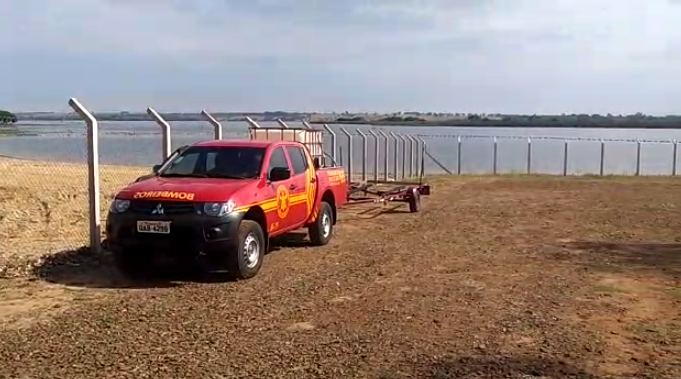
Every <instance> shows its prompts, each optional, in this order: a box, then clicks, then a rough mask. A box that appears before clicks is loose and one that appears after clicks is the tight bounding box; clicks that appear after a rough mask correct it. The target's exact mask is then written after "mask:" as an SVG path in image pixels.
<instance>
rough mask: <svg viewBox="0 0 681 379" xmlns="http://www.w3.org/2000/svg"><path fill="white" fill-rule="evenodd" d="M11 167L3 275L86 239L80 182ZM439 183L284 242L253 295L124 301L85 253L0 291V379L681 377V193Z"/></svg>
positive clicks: (235, 288) (502, 181)
mask: <svg viewBox="0 0 681 379" xmlns="http://www.w3.org/2000/svg"><path fill="white" fill-rule="evenodd" d="M2 164H3V165H5V166H3V167H4V168H9V169H8V170H7V169H5V170H4V172H9V176H7V175H5V176H4V177H3V180H2V186H3V189H2V191H3V192H2V193H3V195H2V196H3V197H2V200H0V201H2V202H3V204H2V208H0V209H2V212H5V218H4V219H3V220H2V233H3V234H2V236H3V241H4V239H5V238H6V237H7V235H6V233H7V231H6V230H8V229H6V228H10V227H13V226H11V225H10V224H8V223H7V219H8V218H9V217H14V220H16V219H17V218H18V217H19V215H21V217H27V216H25V215H27V214H28V213H19V212H18V211H17V208H16V207H17V206H19V207H21V206H22V205H23V207H24V208H25V207H27V206H29V205H30V206H33V207H34V208H31V212H33V213H30V214H32V215H35V216H36V217H34V218H32V220H36V222H29V221H30V220H31V219H25V220H27V222H25V225H28V227H24V228H16V227H15V226H14V227H15V228H16V229H12V230H15V231H17V232H18V233H19V234H18V235H17V236H15V237H14V240H13V241H12V242H11V243H9V244H6V243H5V242H3V245H2V246H3V250H2V257H3V262H4V264H5V265H7V264H9V265H10V266H12V264H11V262H12V260H13V259H14V257H15V256H16V257H18V258H17V259H18V260H20V261H23V262H26V261H27V259H30V258H31V257H36V256H38V255H39V254H40V252H41V249H43V247H49V248H55V247H57V246H58V245H57V244H56V243H53V242H51V240H52V239H56V240H59V241H62V242H63V244H64V245H70V246H77V245H78V244H80V243H82V241H83V240H84V238H85V234H84V233H83V232H82V231H81V230H85V221H84V220H82V221H77V222H74V221H73V220H78V217H80V218H83V217H84V213H83V212H84V210H85V207H86V205H85V204H86V201H85V198H84V196H85V189H84V188H85V187H84V183H85V181H84V180H85V179H84V178H85V176H84V175H85V174H84V173H85V171H84V169H82V168H76V167H75V166H74V167H72V168H71V170H72V173H71V171H69V172H70V173H69V174H68V175H67V174H61V175H58V176H57V175H54V174H50V171H48V170H47V169H46V167H45V165H41V164H37V163H16V162H8V161H3V162H2ZM18 165H21V167H22V169H23V170H22V171H23V173H22V174H21V175H18V174H14V173H16V172H18V170H17V167H18ZM52 167H54V166H52ZM125 170H126V169H120V168H118V169H117V168H107V169H106V170H104V172H103V174H102V177H103V179H104V180H105V183H104V184H105V185H106V187H107V188H106V191H108V192H107V193H111V192H112V191H114V189H115V187H117V186H120V185H121V184H124V183H125V182H127V181H130V180H132V179H134V178H135V177H136V176H137V175H138V174H140V172H139V171H137V172H134V173H133V172H127V171H125ZM46 177H49V178H50V181H49V183H50V186H47V185H42V186H38V185H37V184H38V183H45V182H46V181H45V180H44V178H46ZM31 178H32V179H31ZM76 179H77V180H80V182H78V183H75V184H74V183H72V182H71V180H76ZM433 184H434V194H433V195H432V196H431V197H430V199H427V200H426V201H424V204H423V205H424V210H423V211H422V212H421V213H418V214H409V213H406V212H403V211H401V209H395V210H392V211H390V212H383V213H382V214H378V212H364V211H365V210H366V207H363V208H358V209H353V210H350V209H348V210H345V211H344V212H342V213H341V220H340V222H339V225H338V228H337V230H336V235H335V238H334V240H333V241H332V242H331V244H329V245H328V246H325V247H321V248H306V247H305V246H304V244H301V243H300V242H291V243H282V244H283V245H285V246H283V247H280V248H279V249H278V250H277V251H275V252H273V253H272V254H270V255H269V256H268V257H267V259H266V262H265V266H264V268H263V271H262V272H261V274H260V275H259V276H258V277H256V278H255V279H252V280H249V281H245V282H236V283H192V282H181V281H180V282H178V281H175V282H170V281H169V282H163V283H154V284H153V285H151V284H150V285H149V286H146V287H144V288H140V287H137V288H129V287H130V286H129V284H128V283H126V282H124V281H122V280H121V279H120V278H118V277H117V276H116V275H115V272H113V270H111V269H110V267H108V266H107V258H106V257H104V258H102V259H88V258H87V255H86V254H87V252H85V251H72V252H67V253H62V254H60V255H59V257H60V258H59V259H57V260H56V261H54V260H50V262H52V263H54V262H60V263H61V265H60V266H58V267H52V268H51V269H48V270H38V271H37V272H38V273H39V274H40V275H39V276H37V277H36V276H31V275H29V276H28V277H24V278H14V279H5V280H4V281H3V280H0V320H2V321H3V322H2V324H1V325H2V326H0V367H3V369H2V370H0V377H8V378H10V377H11V378H18V377H44V378H47V377H54V378H57V377H60V378H65V377H68V378H91V377H100V378H106V377H134V378H140V377H154V378H246V377H258V378H296V379H300V378H312V377H318V378H407V377H410V378H494V379H497V378H592V379H596V378H599V379H600V378H634V377H636V378H643V377H649V378H656V379H663V378H670V379H671V378H676V379H678V378H679V377H681V359H680V358H679V357H681V316H680V315H679V309H680V308H681V296H680V295H679V294H680V293H681V290H680V289H679V288H681V244H677V239H678V238H679V229H680V226H681V214H679V210H680V209H681V197H680V196H679V195H678V193H679V190H680V189H681V183H679V182H678V181H677V180H675V179H665V178H613V177H610V178H604V179H598V178H546V177H506V178H476V177H459V178H436V179H433ZM74 197H75V198H74ZM31 199H33V200H31ZM36 200H40V201H44V202H46V203H47V204H48V206H49V209H50V213H49V214H50V220H51V221H49V223H48V221H47V218H46V217H45V216H44V215H45V210H44V208H40V206H39V205H38V206H36V204H33V203H36V202H37V201H36ZM24 208H19V209H24ZM55 220H58V221H55ZM14 222H16V221H14ZM49 225H52V226H49ZM37 237H40V238H37ZM35 240H39V241H43V242H40V244H39V245H33V242H32V241H35ZM36 279H37V280H36Z"/></svg>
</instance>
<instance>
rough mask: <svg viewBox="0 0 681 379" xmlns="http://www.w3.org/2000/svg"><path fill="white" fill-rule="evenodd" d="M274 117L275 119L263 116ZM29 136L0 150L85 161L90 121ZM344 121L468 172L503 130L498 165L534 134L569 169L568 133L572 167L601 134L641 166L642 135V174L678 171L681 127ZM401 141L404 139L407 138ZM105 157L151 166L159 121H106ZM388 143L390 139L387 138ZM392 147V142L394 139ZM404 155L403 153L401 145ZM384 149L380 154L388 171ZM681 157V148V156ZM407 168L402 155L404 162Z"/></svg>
mask: <svg viewBox="0 0 681 379" xmlns="http://www.w3.org/2000/svg"><path fill="white" fill-rule="evenodd" d="M263 125H270V123H263ZM19 127H20V128H21V129H22V130H23V131H25V132H27V133H29V134H31V135H28V136H5V137H2V138H0V154H1V155H5V156H13V157H21V158H31V159H41V160H50V161H65V162H85V160H86V140H85V128H84V125H83V124H82V123H81V122H56V123H39V122H35V123H24V124H22V125H21V126H19ZM340 127H341V126H339V125H331V128H332V129H333V130H335V131H336V132H337V135H338V137H337V142H338V152H337V153H338V154H339V155H340V156H342V163H343V164H344V165H346V166H347V164H348V159H347V158H348V154H347V151H348V143H347V137H346V136H345V135H344V134H342V133H341V132H340ZM223 128H224V129H223V130H224V138H245V137H247V136H248V127H247V124H246V123H242V122H226V123H224V124H223ZM345 128H346V129H347V130H348V131H350V132H351V133H353V134H356V133H355V132H354V131H355V129H360V130H362V131H369V130H375V131H378V130H383V131H385V132H395V133H401V134H410V135H419V136H421V137H422V138H423V139H424V140H425V141H426V143H427V149H428V152H429V153H430V154H431V155H432V156H433V157H434V158H436V159H437V160H438V161H440V162H441V163H442V164H443V165H444V166H445V167H447V168H448V169H449V170H450V171H453V172H457V171H458V169H459V168H460V170H461V172H462V173H490V172H492V170H493V167H494V137H495V136H496V137H498V138H497V165H496V166H497V172H499V173H505V172H526V171H527V156H528V138H530V140H531V154H530V155H531V165H530V166H531V167H530V170H531V172H533V173H547V174H561V173H562V172H563V169H564V153H565V140H566V139H567V140H568V164H567V169H568V173H569V174H598V173H599V172H600V168H601V163H600V162H601V160H600V157H601V142H600V140H601V139H603V140H604V144H605V151H604V152H605V154H604V161H603V173H604V174H606V175H607V174H629V175H630V174H634V173H635V172H636V166H637V164H636V160H637V142H636V140H640V141H642V142H641V150H640V157H641V159H640V164H639V170H640V173H641V175H666V174H671V173H672V170H673V166H674V163H673V162H674V158H675V157H674V144H673V143H671V141H673V140H675V139H678V140H681V129H674V130H661V129H577V128H518V127H514V128H481V127H477V128H465V127H402V126H397V127H386V126H380V127H373V126H369V125H351V126H345ZM171 130H172V146H173V148H176V147H179V146H181V145H183V144H188V143H192V142H198V141H202V140H207V139H211V138H212V136H213V134H212V133H213V131H212V127H211V126H210V125H208V124H206V123H201V122H172V123H171ZM458 137H461V152H460V155H461V164H460V167H459V164H458V157H459V152H458V146H459V144H458ZM325 140H326V149H327V151H328V152H329V153H330V146H331V144H330V143H329V142H330V136H329V135H328V134H326V136H325ZM353 141H354V143H353V150H354V151H353V157H354V160H353V162H354V167H355V172H358V170H360V169H361V158H362V142H361V138H360V137H359V136H358V135H355V136H354V137H353ZM368 146H369V154H368V162H367V166H368V167H369V170H370V171H373V167H374V163H373V162H374V159H375V158H374V157H375V150H374V142H373V137H371V136H369V143H368ZM400 146H401V145H400ZM99 148H100V162H101V163H102V164H119V165H141V166H152V165H153V164H156V163H158V162H159V161H160V156H161V138H160V133H159V128H158V126H157V125H156V124H154V123H153V122H101V123H100V147H99ZM380 149H381V150H382V149H383V142H382V141H381V143H380ZM390 149H391V150H392V149H393V142H392V141H391V142H390ZM392 156H393V152H392V151H391V152H390V154H389V157H390V159H389V167H390V169H389V170H392V167H393V166H394V164H393V162H392ZM400 156H401V153H400ZM384 159H385V158H384V152H381V153H380V155H379V162H381V163H380V165H381V168H380V169H379V170H380V171H382V167H383V163H382V162H383V161H384ZM676 159H677V160H678V156H677V157H676ZM400 169H401V163H400ZM426 172H427V173H441V172H443V170H442V169H441V168H440V167H438V166H437V165H436V164H435V163H434V162H433V160H432V159H430V158H427V159H426Z"/></svg>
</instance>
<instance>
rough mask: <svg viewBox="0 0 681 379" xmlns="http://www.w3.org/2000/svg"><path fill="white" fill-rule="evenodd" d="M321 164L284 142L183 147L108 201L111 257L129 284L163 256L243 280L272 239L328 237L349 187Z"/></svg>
mask: <svg viewBox="0 0 681 379" xmlns="http://www.w3.org/2000/svg"><path fill="white" fill-rule="evenodd" d="M322 166H323V165H322V164H321V160H320V159H319V158H316V159H315V157H313V156H312V154H311V152H310V148H309V146H307V145H306V144H304V143H301V142H297V141H286V140H285V139H279V140H267V139H257V138H256V139H251V140H213V141H205V142H200V143H196V144H193V145H190V146H184V147H182V148H180V149H178V150H177V151H175V152H174V153H173V154H172V155H171V156H170V157H169V158H168V159H167V160H166V161H165V162H163V163H162V164H161V165H158V166H155V167H154V170H153V171H154V172H153V174H151V175H147V176H145V177H142V178H140V179H138V180H137V181H136V182H134V183H132V184H130V185H128V186H127V187H125V188H124V189H122V190H121V191H120V192H119V193H118V194H117V195H116V196H115V199H114V200H113V202H112V203H111V207H110V210H109V215H108V218H107V224H106V235H107V242H108V245H109V249H110V250H111V251H112V253H113V255H114V260H115V263H116V265H117V267H118V268H119V270H120V271H121V272H122V273H123V274H125V275H127V276H129V277H139V276H143V275H146V274H148V273H149V272H150V270H151V265H152V264H153V263H154V262H155V260H156V258H158V257H159V256H162V257H163V258H172V259H175V260H180V261H183V262H189V263H194V262H200V263H201V264H202V267H206V268H208V269H209V270H221V271H222V270H225V271H227V272H228V273H229V274H230V276H232V277H233V278H234V279H247V278H251V277H253V276H255V275H256V274H257V273H258V272H259V270H260V268H261V265H262V262H263V257H264V255H265V253H266V252H267V251H268V249H269V241H270V239H271V238H272V237H275V236H278V235H281V234H284V233H288V232H291V231H294V230H297V229H301V228H307V229H308V231H309V236H310V240H311V242H312V244H313V245H324V244H327V243H328V242H329V240H330V239H331V238H332V236H333V226H334V225H335V223H336V215H337V210H338V208H340V207H341V206H343V204H344V203H345V202H346V199H347V189H348V187H347V181H346V178H345V171H344V169H343V168H342V167H322Z"/></svg>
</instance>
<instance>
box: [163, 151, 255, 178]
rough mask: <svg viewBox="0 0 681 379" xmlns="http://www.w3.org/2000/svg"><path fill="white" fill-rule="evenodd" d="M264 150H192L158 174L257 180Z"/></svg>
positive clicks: (175, 159)
mask: <svg viewBox="0 0 681 379" xmlns="http://www.w3.org/2000/svg"><path fill="white" fill-rule="evenodd" d="M264 156H265V149H264V148H261V147H250V146H192V147H190V148H188V149H187V150H185V151H183V152H182V153H181V154H180V155H178V156H177V157H175V158H174V159H173V160H172V161H171V162H170V163H169V164H167V165H166V167H165V168H164V169H163V170H161V172H160V173H159V176H161V177H202V178H225V179H249V178H257V177H259V176H260V170H261V169H262V161H263V157H264Z"/></svg>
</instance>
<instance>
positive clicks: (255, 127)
mask: <svg viewBox="0 0 681 379" xmlns="http://www.w3.org/2000/svg"><path fill="white" fill-rule="evenodd" d="M246 122H247V123H248V125H250V126H251V128H253V129H260V124H258V123H257V122H255V120H254V119H252V118H250V117H248V116H246Z"/></svg>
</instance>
